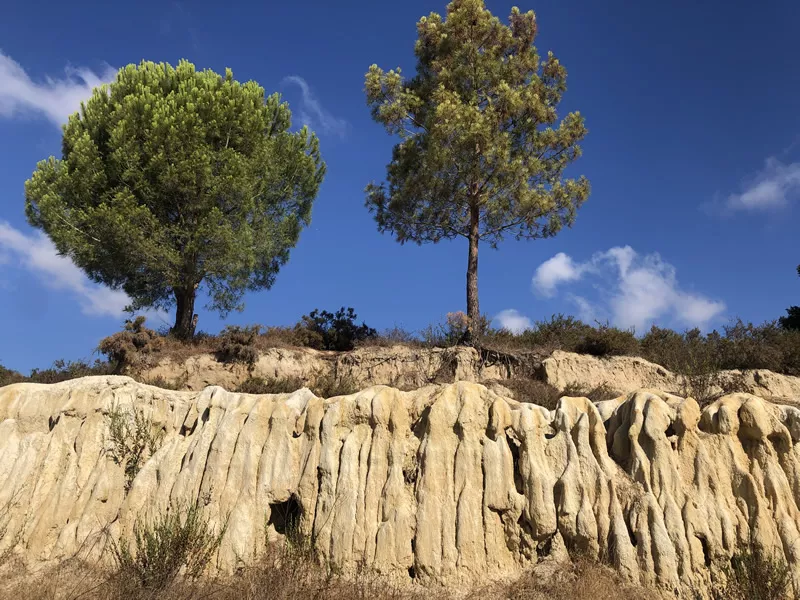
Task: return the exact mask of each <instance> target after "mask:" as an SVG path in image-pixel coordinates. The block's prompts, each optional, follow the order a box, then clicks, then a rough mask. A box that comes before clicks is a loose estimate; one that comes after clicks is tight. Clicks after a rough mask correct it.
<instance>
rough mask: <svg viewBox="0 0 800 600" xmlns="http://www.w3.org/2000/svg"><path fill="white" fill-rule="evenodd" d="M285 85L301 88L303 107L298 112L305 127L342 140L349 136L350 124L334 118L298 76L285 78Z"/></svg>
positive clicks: (306, 83) (305, 82)
mask: <svg viewBox="0 0 800 600" xmlns="http://www.w3.org/2000/svg"><path fill="white" fill-rule="evenodd" d="M283 81H284V83H291V84H294V85H296V86H297V87H299V88H300V93H301V94H302V105H301V108H300V109H299V110H298V115H299V118H300V121H301V122H302V123H303V124H304V125H308V126H309V127H310V128H312V129H314V130H317V131H318V132H320V131H321V132H322V133H331V134H333V135H336V136H338V137H340V138H343V137H344V136H345V135H346V134H347V128H348V124H347V121H345V120H344V119H340V118H338V117H334V116H333V115H332V114H331V113H329V112H328V111H327V110H325V108H324V107H323V106H322V104H320V103H319V100H317V98H316V97H315V96H314V94H313V93H312V92H311V87H310V86H309V85H308V82H307V81H306V80H305V79H303V78H302V77H300V76H298V75H290V76H289V77H286V78H284V80H283Z"/></svg>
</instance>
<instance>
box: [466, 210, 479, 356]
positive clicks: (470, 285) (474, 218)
mask: <svg viewBox="0 0 800 600" xmlns="http://www.w3.org/2000/svg"><path fill="white" fill-rule="evenodd" d="M479 219H480V212H479V208H478V207H477V206H472V207H471V208H470V224H469V260H468V261H467V316H468V317H469V325H468V326H467V336H466V337H467V339H466V341H467V342H471V341H473V340H474V339H475V336H476V334H477V333H478V332H476V330H475V328H476V327H477V325H478V323H480V317H481V310H480V305H479V303H478V243H479V241H480V235H479V233H480V230H479V225H480V221H479Z"/></svg>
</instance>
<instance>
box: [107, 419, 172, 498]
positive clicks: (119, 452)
mask: <svg viewBox="0 0 800 600" xmlns="http://www.w3.org/2000/svg"><path fill="white" fill-rule="evenodd" d="M108 419H109V423H108V437H109V439H108V442H109V448H108V453H109V456H110V457H111V459H112V460H113V461H114V462H115V463H117V464H118V465H121V466H122V467H123V469H124V471H125V491H126V492H128V491H129V490H130V488H131V485H132V484H133V480H134V479H136V475H137V474H138V473H139V470H140V469H141V468H142V466H143V465H144V463H145V461H147V459H148V458H149V457H151V456H152V455H153V454H155V453H156V451H157V450H158V448H159V447H160V446H161V441H162V439H163V432H162V431H154V429H153V424H152V422H151V421H150V419H148V418H147V416H146V415H145V414H144V412H142V411H139V410H134V409H126V410H122V409H120V408H119V407H118V406H113V407H112V408H111V411H110V412H109V414H108Z"/></svg>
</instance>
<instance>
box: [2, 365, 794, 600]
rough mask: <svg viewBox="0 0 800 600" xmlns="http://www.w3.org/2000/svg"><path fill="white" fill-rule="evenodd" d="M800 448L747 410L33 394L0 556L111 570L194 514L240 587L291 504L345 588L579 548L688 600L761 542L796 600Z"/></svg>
mask: <svg viewBox="0 0 800 600" xmlns="http://www.w3.org/2000/svg"><path fill="white" fill-rule="evenodd" d="M115 407H116V408H117V409H135V410H140V411H144V413H145V414H146V415H147V416H148V418H149V419H150V421H151V422H152V426H153V428H154V430H160V431H163V433H164V438H163V442H162V444H161V446H160V448H159V449H158V451H157V452H156V453H155V454H154V455H153V456H152V457H150V458H149V459H148V460H147V461H146V463H145V464H144V466H143V468H142V469H141V471H140V472H139V473H138V475H137V476H136V478H135V479H134V480H133V483H132V485H131V486H130V490H129V492H127V493H126V491H125V474H124V472H123V469H122V467H121V466H120V465H118V464H116V463H115V462H114V460H112V457H111V454H110V452H109V429H108V425H109V420H110V418H109V413H110V411H111V410H112V408H115ZM799 441H800V410H798V409H797V408H794V407H790V406H779V405H776V404H772V403H769V402H765V401H763V400H761V399H760V398H758V397H755V396H752V395H749V394H734V395H730V396H726V397H724V398H722V399H720V400H719V401H717V402H716V403H714V404H712V405H710V406H709V407H707V408H706V409H705V410H703V411H702V412H701V410H700V408H699V407H698V405H697V403H696V402H695V401H694V400H692V399H686V400H684V399H682V398H679V397H677V396H673V395H669V394H666V393H661V392H654V391H647V390H640V391H635V392H632V393H630V394H628V395H627V396H623V397H620V398H618V399H616V400H611V401H607V402H603V403H601V404H600V405H594V404H592V403H591V402H590V401H589V400H587V399H585V398H567V397H565V398H562V399H561V401H560V403H559V405H558V407H557V409H556V410H554V411H552V412H551V411H548V410H545V409H543V408H541V407H538V406H535V405H532V404H520V403H518V402H516V401H514V400H511V399H508V398H504V397H501V396H499V395H497V394H496V393H494V392H493V391H490V390H488V389H487V388H486V387H484V386H482V385H480V384H477V383H469V382H462V383H457V384H450V385H444V386H427V387H424V388H422V389H419V390H417V391H415V392H400V391H397V390H396V389H393V388H389V387H381V386H379V387H372V388H369V389H366V390H364V391H361V392H359V393H357V394H353V395H350V396H343V397H339V398H332V399H321V398H317V397H315V396H314V395H313V394H312V393H311V392H309V391H308V390H306V389H303V390H300V391H298V392H295V393H293V394H282V395H272V396H253V395H245V394H235V393H230V392H226V391H225V390H224V389H222V388H220V387H209V388H207V389H205V390H203V391H201V392H171V391H166V390H161V389H158V388H154V387H150V386H145V385H141V384H137V383H135V382H134V381H133V380H131V379H129V378H127V377H91V378H84V379H79V380H74V381H71V382H66V383H62V384H57V385H50V386H47V385H36V384H17V385H12V386H8V387H5V388H0V531H4V532H5V533H4V535H3V537H2V539H1V540H0V553H2V552H3V550H5V549H6V548H9V547H13V548H14V551H15V552H16V553H17V554H18V555H19V556H20V558H21V559H22V560H24V561H25V562H27V563H28V564H29V565H36V564H41V563H43V562H47V561H53V560H60V559H64V558H67V557H70V556H74V555H76V554H82V555H84V556H90V557H98V556H101V555H102V551H103V548H104V546H105V545H107V544H108V541H109V540H110V539H119V537H120V536H128V535H130V533H131V531H132V528H133V526H134V524H135V523H136V522H137V520H140V521H141V520H144V521H145V522H146V520H147V519H150V518H152V517H153V516H154V515H156V514H158V513H160V512H161V511H164V510H167V509H168V507H170V506H172V507H177V506H186V505H187V504H188V503H192V502H198V501H199V502H200V503H201V505H202V506H203V510H204V514H205V515H207V516H208V517H209V518H210V520H211V523H212V524H213V525H214V526H215V527H221V525H222V523H223V522H227V529H226V530H225V534H224V538H223V542H222V545H221V548H220V551H219V554H218V556H217V558H216V565H217V566H218V567H219V568H221V569H223V570H225V571H230V570H232V569H234V568H235V567H236V566H237V564H239V563H241V562H248V561H251V560H253V558H254V556H255V555H256V554H257V553H258V552H259V550H260V549H261V548H263V546H264V539H265V533H266V537H268V538H272V539H275V538H277V537H278V536H279V535H280V531H281V530H282V523H283V521H284V520H285V517H286V512H287V510H290V509H289V508H288V507H289V506H294V507H295V508H294V510H296V511H297V512H298V514H299V515H300V527H301V530H302V532H303V533H305V534H307V535H308V536H310V537H311V539H312V540H313V542H314V544H315V545H316V548H317V550H318V551H319V553H320V555H321V556H322V557H323V558H325V559H327V560H329V561H330V562H331V563H333V564H335V565H337V566H338V567H340V568H341V569H342V570H344V571H345V572H347V571H349V570H353V569H356V568H358V566H359V565H368V566H370V567H372V568H374V569H376V570H377V571H379V572H381V573H385V574H387V575H389V576H392V577H396V578H406V579H407V578H409V577H410V576H413V577H414V578H416V579H417V580H418V581H421V582H423V583H433V582H441V583H447V584H451V585H459V584H468V583H475V582H484V581H485V580H486V579H487V578H496V577H502V576H506V575H508V576H510V575H514V574H516V573H519V572H520V571H521V570H523V569H525V568H527V567H529V566H530V565H531V564H533V563H536V562H538V561H541V560H544V559H545V558H548V557H550V558H553V559H558V560H561V559H566V557H567V550H568V549H569V550H580V551H583V552H586V553H589V554H590V555H592V556H595V557H598V558H601V559H603V560H606V561H608V562H610V563H611V564H613V565H615V566H616V567H617V568H618V569H619V570H620V571H621V572H622V573H623V574H624V575H625V576H626V577H628V578H629V579H631V580H633V581H636V582H640V583H642V584H651V585H655V586H658V587H660V588H662V589H663V590H666V591H669V592H672V591H677V592H678V593H679V594H684V595H685V594H688V589H689V588H690V587H692V586H694V587H698V586H699V587H702V586H704V585H705V584H706V583H707V582H708V580H709V576H710V575H709V568H708V566H709V565H714V564H717V563H718V562H719V561H724V560H727V559H728V558H729V557H730V556H731V554H732V553H733V552H735V551H736V549H737V548H741V547H742V546H743V545H744V544H746V543H748V542H752V543H755V544H757V545H758V546H760V547H762V548H764V549H766V550H768V551H771V552H774V553H776V554H777V555H779V556H781V557H783V558H784V559H785V560H786V561H787V563H788V564H789V565H790V566H791V569H792V573H793V575H794V577H795V580H796V582H797V583H800V554H798V552H800V544H798V543H797V541H798V539H800V512H799V511H798V506H799V505H800V446H798V445H797V444H798V442H799ZM265 527H266V532H265ZM686 597H689V596H686Z"/></svg>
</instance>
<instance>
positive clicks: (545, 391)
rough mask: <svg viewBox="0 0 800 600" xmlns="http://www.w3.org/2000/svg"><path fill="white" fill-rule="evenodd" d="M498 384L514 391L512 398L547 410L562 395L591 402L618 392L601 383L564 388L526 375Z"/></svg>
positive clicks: (553, 405) (609, 397)
mask: <svg viewBox="0 0 800 600" xmlns="http://www.w3.org/2000/svg"><path fill="white" fill-rule="evenodd" d="M498 383H500V385H502V386H504V387H506V388H508V389H509V390H511V391H512V392H513V393H514V399H515V400H518V401H519V402H530V403H531V404H538V405H539V406H543V407H545V408H546V409H548V410H555V409H556V407H557V406H558V401H559V400H560V399H561V398H563V397H564V396H569V397H573V398H575V397H577V398H588V399H589V400H591V401H592V402H601V401H603V400H612V399H614V398H616V397H618V396H619V394H618V393H617V392H616V391H615V390H614V389H613V388H611V387H610V386H609V385H607V384H602V385H599V386H597V387H596V388H593V389H584V388H581V387H578V386H571V387H568V388H566V389H564V390H559V389H558V388H556V387H554V386H552V385H550V384H549V383H545V382H544V381H540V380H538V379H532V378H528V377H513V378H511V379H504V380H501V381H499V382H498Z"/></svg>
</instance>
